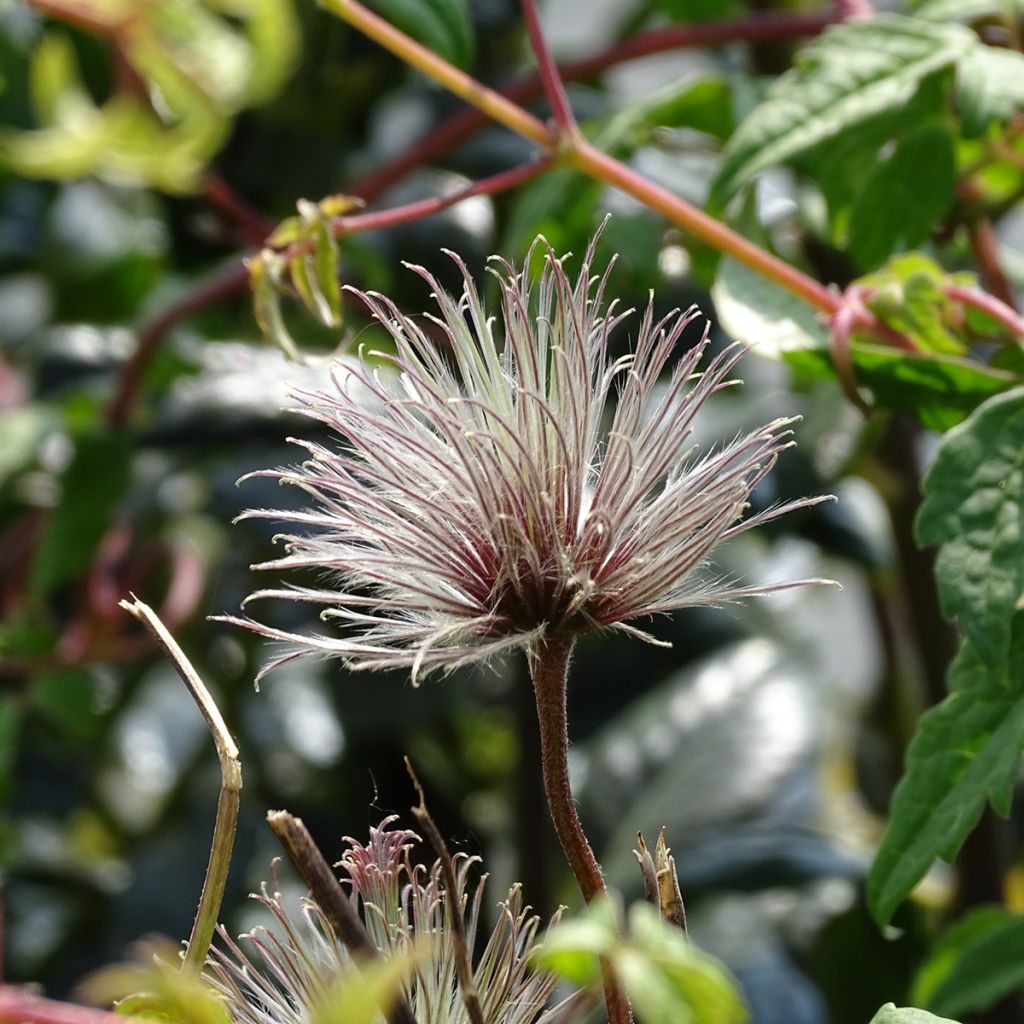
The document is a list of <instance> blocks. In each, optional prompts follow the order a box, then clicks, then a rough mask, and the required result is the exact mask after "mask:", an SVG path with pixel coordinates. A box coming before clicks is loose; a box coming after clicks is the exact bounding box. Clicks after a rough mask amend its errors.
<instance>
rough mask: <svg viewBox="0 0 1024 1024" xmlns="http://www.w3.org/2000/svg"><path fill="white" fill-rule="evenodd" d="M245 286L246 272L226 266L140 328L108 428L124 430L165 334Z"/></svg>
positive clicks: (109, 413)
mask: <svg viewBox="0 0 1024 1024" xmlns="http://www.w3.org/2000/svg"><path fill="white" fill-rule="evenodd" d="M248 282H249V271H248V270H247V269H246V267H245V265H244V264H243V263H234V262H233V263H229V264H228V265H227V266H225V267H221V268H219V269H218V270H216V271H214V272H213V273H212V274H210V275H209V277H207V278H204V279H203V280H202V281H200V282H198V283H197V284H195V285H193V286H191V287H190V288H189V290H188V291H187V292H186V293H185V294H184V295H182V296H181V297H180V298H178V299H175V300H174V302H172V303H171V304H170V305H168V306H167V307H166V308H164V309H163V310H162V311H161V312H159V313H157V314H156V316H154V317H153V318H152V319H150V320H148V321H147V322H146V323H145V324H143V326H142V327H141V328H140V330H139V339H138V344H137V345H136V347H135V352H134V353H133V354H132V356H131V358H130V359H129V360H128V361H127V362H126V363H125V364H124V366H123V367H122V368H121V375H120V377H119V378H118V381H117V388H116V390H115V392H114V397H113V399H112V400H111V402H110V405H109V406H108V407H107V414H106V420H107V424H108V425H109V426H111V427H120V426H123V425H124V424H125V423H126V422H127V421H128V419H129V418H130V416H131V414H132V411H133V409H134V408H135V403H136V400H137V399H138V392H139V387H140V385H141V383H142V377H143V375H144V374H145V372H146V370H147V369H148V368H149V364H150V362H151V361H152V359H153V357H154V356H155V355H156V353H157V351H158V350H159V348H160V345H161V343H162V342H163V340H164V337H165V336H166V334H167V332H168V331H170V330H171V329H172V328H173V327H176V326H177V325H178V324H179V323H181V321H182V320H187V319H188V318H189V317H190V316H192V314H193V313H198V312H199V311H200V310H203V309H206V308H207V307H209V306H215V305H217V303H219V302H223V301H225V300H226V299H229V298H232V297H233V296H235V295H240V294H242V293H243V292H244V291H245V287H246V285H247V284H248Z"/></svg>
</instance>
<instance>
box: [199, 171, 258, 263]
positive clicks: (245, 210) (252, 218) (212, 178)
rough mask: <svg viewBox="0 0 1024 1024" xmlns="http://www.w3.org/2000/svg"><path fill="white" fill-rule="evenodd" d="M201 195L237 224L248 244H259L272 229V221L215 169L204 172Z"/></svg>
mask: <svg viewBox="0 0 1024 1024" xmlns="http://www.w3.org/2000/svg"><path fill="white" fill-rule="evenodd" d="M203 196H204V197H205V199H206V201H207V202H208V203H210V205H211V206H215V207H216V208H217V209H218V210H220V211H221V213H224V214H226V215H227V216H228V217H230V218H231V219H232V220H233V221H235V223H237V224H238V226H239V227H240V228H241V229H242V231H243V232H244V234H245V240H246V242H247V243H248V244H249V245H261V244H262V243H263V240H264V239H265V238H266V237H267V235H269V234H270V232H271V231H273V230H274V227H275V225H274V222H273V221H271V220H270V219H269V218H268V217H266V216H264V215H263V213H261V212H260V211H259V210H257V209H256V207H255V206H253V205H252V203H250V202H248V201H247V200H245V199H243V198H242V197H241V196H240V195H239V194H238V193H237V192H236V191H235V190H234V189H233V188H232V187H231V186H230V185H229V184H228V183H227V182H226V181H225V180H224V179H223V178H222V177H221V176H220V175H219V174H217V173H216V171H211V170H208V171H207V172H206V173H205V174H204V176H203Z"/></svg>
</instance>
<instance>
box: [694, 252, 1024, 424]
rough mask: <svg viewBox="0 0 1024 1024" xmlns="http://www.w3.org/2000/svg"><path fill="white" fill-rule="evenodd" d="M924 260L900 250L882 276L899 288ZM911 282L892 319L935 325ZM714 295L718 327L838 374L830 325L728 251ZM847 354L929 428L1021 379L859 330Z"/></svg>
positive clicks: (891, 404)
mask: <svg viewBox="0 0 1024 1024" xmlns="http://www.w3.org/2000/svg"><path fill="white" fill-rule="evenodd" d="M927 263H928V261H927V260H925V258H924V257H918V256H917V255H916V254H913V255H910V256H906V257H902V258H901V264H900V266H899V267H897V270H896V271H895V272H894V274H893V275H892V276H891V277H890V278H887V279H886V280H888V282H889V284H888V286H887V287H889V288H896V289H898V290H899V291H900V293H901V295H903V294H904V290H905V281H907V280H911V279H912V278H913V275H914V274H915V273H922V274H924V273H925V270H926V264H927ZM894 265H895V261H894ZM904 271H906V273H904ZM901 275H902V277H903V281H902V282H901V280H899V278H900V276H901ZM874 280H880V279H878V278H876V277H868V278H865V279H864V283H869V282H872V281H874ZM916 287H917V286H916V285H915V286H913V287H912V288H911V297H912V299H913V301H912V302H910V303H909V305H906V306H905V308H902V307H901V308H902V312H901V314H900V316H902V317H903V318H902V319H900V318H899V317H897V316H896V314H895V312H893V314H892V316H893V319H895V320H896V325H898V326H899V327H900V328H901V329H904V328H914V327H916V326H918V325H919V326H920V329H921V330H922V331H924V330H929V331H934V330H937V326H936V324H935V323H933V322H932V321H931V320H930V319H929V317H930V316H932V315H938V311H936V310H934V309H932V310H927V309H924V308H920V309H919V304H918V296H917V295H916V293H915V291H914V288H916ZM922 288H923V285H922ZM711 296H712V299H713V300H714V303H715V312H716V314H717V318H718V322H719V324H720V325H721V326H722V328H723V329H724V330H725V331H726V332H727V333H728V334H729V335H730V336H731V337H733V338H736V339H737V340H738V341H743V342H746V343H747V344H749V345H750V346H751V347H752V350H753V351H754V352H755V353H756V354H757V355H760V356H767V357H768V358H774V359H783V360H785V362H786V363H788V364H789V365H790V366H791V367H793V369H794V370H795V371H796V372H797V373H798V374H801V375H802V376H803V377H805V378H809V379H825V380H834V379H835V376H836V373H835V368H834V366H833V363H832V355H831V352H830V351H829V344H828V337H829V330H828V325H827V324H825V323H824V322H823V321H822V320H821V319H820V318H819V317H818V315H817V313H815V311H814V310H812V309H811V308H810V307H809V306H808V305H807V304H806V303H803V302H801V301H800V300H799V299H796V298H794V297H793V296H792V295H790V294H789V292H787V291H785V290H784V289H782V288H780V287H779V286H778V285H776V284H774V283H773V282H771V281H769V280H767V279H766V278H764V277H761V275H760V274H757V273H755V272H754V271H752V270H749V269H747V268H746V267H744V266H743V265H742V264H740V263H737V262H735V261H734V260H731V259H723V260H722V262H721V264H720V265H719V270H718V275H717V276H716V278H715V283H714V285H713V286H712V289H711ZM905 301H906V300H905V296H904V302H905ZM924 305H926V303H924V302H923V300H922V306H924ZM894 308H895V307H894ZM914 317H916V318H917V319H916V320H915V319H914ZM887 319H888V317H887ZM911 333H913V334H914V338H915V340H917V341H918V342H919V343H921V344H922V348H928V347H929V345H928V344H927V341H928V338H922V337H919V336H918V335H917V334H916V333H915V332H913V331H912V332H911ZM931 341H932V345H931V347H937V346H938V344H939V340H938V339H937V338H934V337H933V338H931ZM850 357H851V359H852V360H853V365H854V370H855V372H856V376H857V382H858V384H860V385H862V386H864V387H866V388H868V390H870V391H871V393H872V394H873V396H874V398H875V401H876V402H878V403H879V404H880V405H882V406H885V407H887V408H891V409H899V410H901V411H904V412H908V413H910V414H911V415H913V416H915V417H916V418H917V419H918V420H919V421H920V422H921V424H922V425H923V426H925V427H927V428H928V429H930V430H938V431H945V430H948V429H949V428H950V427H952V426H955V425H956V424H957V423H960V422H961V421H962V420H963V419H964V418H965V417H966V416H968V415H969V414H970V413H971V412H973V411H974V410H975V409H976V408H977V407H978V406H979V405H981V404H982V403H983V402H984V401H986V400H987V399H989V398H991V397H992V396H993V395H998V394H1001V393H1003V392H1005V391H1007V390H1009V389H1010V388H1012V387H1014V386H1015V385H1017V384H1018V383H1020V377H1019V376H1018V375H1017V374H1015V373H1011V372H1009V371H1006V370H998V369H993V368H992V367H988V366H984V365H982V364H981V363H975V362H972V361H970V360H967V359H961V358H958V357H955V356H952V355H947V354H945V353H938V352H936V353H934V354H933V353H929V352H927V351H926V352H924V353H921V354H915V353H908V352H904V351H902V350H900V349H896V348H893V347H891V346H887V345H882V344H877V343H874V342H871V341H865V340H862V337H860V336H856V335H855V336H854V339H853V341H852V343H851V345H850Z"/></svg>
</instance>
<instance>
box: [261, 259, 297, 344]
mask: <svg viewBox="0 0 1024 1024" xmlns="http://www.w3.org/2000/svg"><path fill="white" fill-rule="evenodd" d="M282 262H283V261H282V258H281V257H279V256H278V255H277V254H276V253H275V252H273V251H272V250H270V249H264V250H263V252H261V253H260V254H259V255H258V256H254V257H253V258H252V259H251V260H249V287H250V288H251V289H252V308H253V316H254V317H255V319H256V324H257V326H258V327H259V329H260V332H261V333H262V334H263V337H264V338H266V339H267V341H269V342H271V343H272V344H274V345H277V346H278V348H280V349H281V351H282V352H284V354H285V355H286V356H287V357H288V358H289V359H292V360H294V361H295V362H302V354H301V352H300V351H299V346H298V345H297V344H296V343H295V339H294V338H293V337H292V336H291V332H290V331H289V330H288V326H287V324H285V322H284V313H283V312H282V310H281V291H280V286H279V282H280V276H281V273H282V268H281V267H280V266H278V264H280V263H282Z"/></svg>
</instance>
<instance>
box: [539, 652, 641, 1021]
mask: <svg viewBox="0 0 1024 1024" xmlns="http://www.w3.org/2000/svg"><path fill="white" fill-rule="evenodd" d="M575 642H576V641H575V639H574V638H573V637H572V636H558V635H555V636H551V637H548V638H547V639H545V640H542V641H541V642H540V643H538V644H537V646H536V648H535V649H534V650H533V651H531V652H530V677H531V679H532V681H533V695H534V699H535V700H536V702H537V722H538V725H539V727H540V750H541V765H542V767H543V770H544V793H545V796H546V797H547V804H548V811H549V812H550V814H551V820H552V822H554V825H555V832H556V833H557V834H558V840H559V842H560V843H561V844H562V850H563V851H564V852H565V857H566V860H568V862H569V867H570V868H572V873H573V874H574V875H575V876H576V882H577V884H578V885H579V887H580V892H582V893H583V898H584V899H585V900H586V901H587V902H588V903H590V901H591V900H594V899H596V898H597V897H598V896H603V895H605V893H606V891H607V890H606V889H605V885H604V877H603V876H602V874H601V868H600V865H599V864H598V863H597V858H596V857H595V856H594V851H593V850H592V849H591V847H590V842H589V841H588V840H587V836H586V833H585V832H584V831H583V825H582V824H581V823H580V818H579V815H578V814H577V813H576V803H575V801H574V800H573V796H572V787H571V785H570V783H569V732H568V713H567V711H568V709H567V690H568V681H569V662H570V661H571V659H572V651H573V647H574V646H575ZM604 990H605V1002H606V1005H607V1008H608V1020H609V1024H632V1020H633V1014H632V1012H631V1011H630V1008H629V1000H628V999H627V998H626V995H625V993H624V992H623V991H622V989H621V988H620V987H619V984H618V982H617V981H616V979H615V977H614V975H613V974H612V973H611V971H610V970H608V969H605V970H604Z"/></svg>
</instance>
